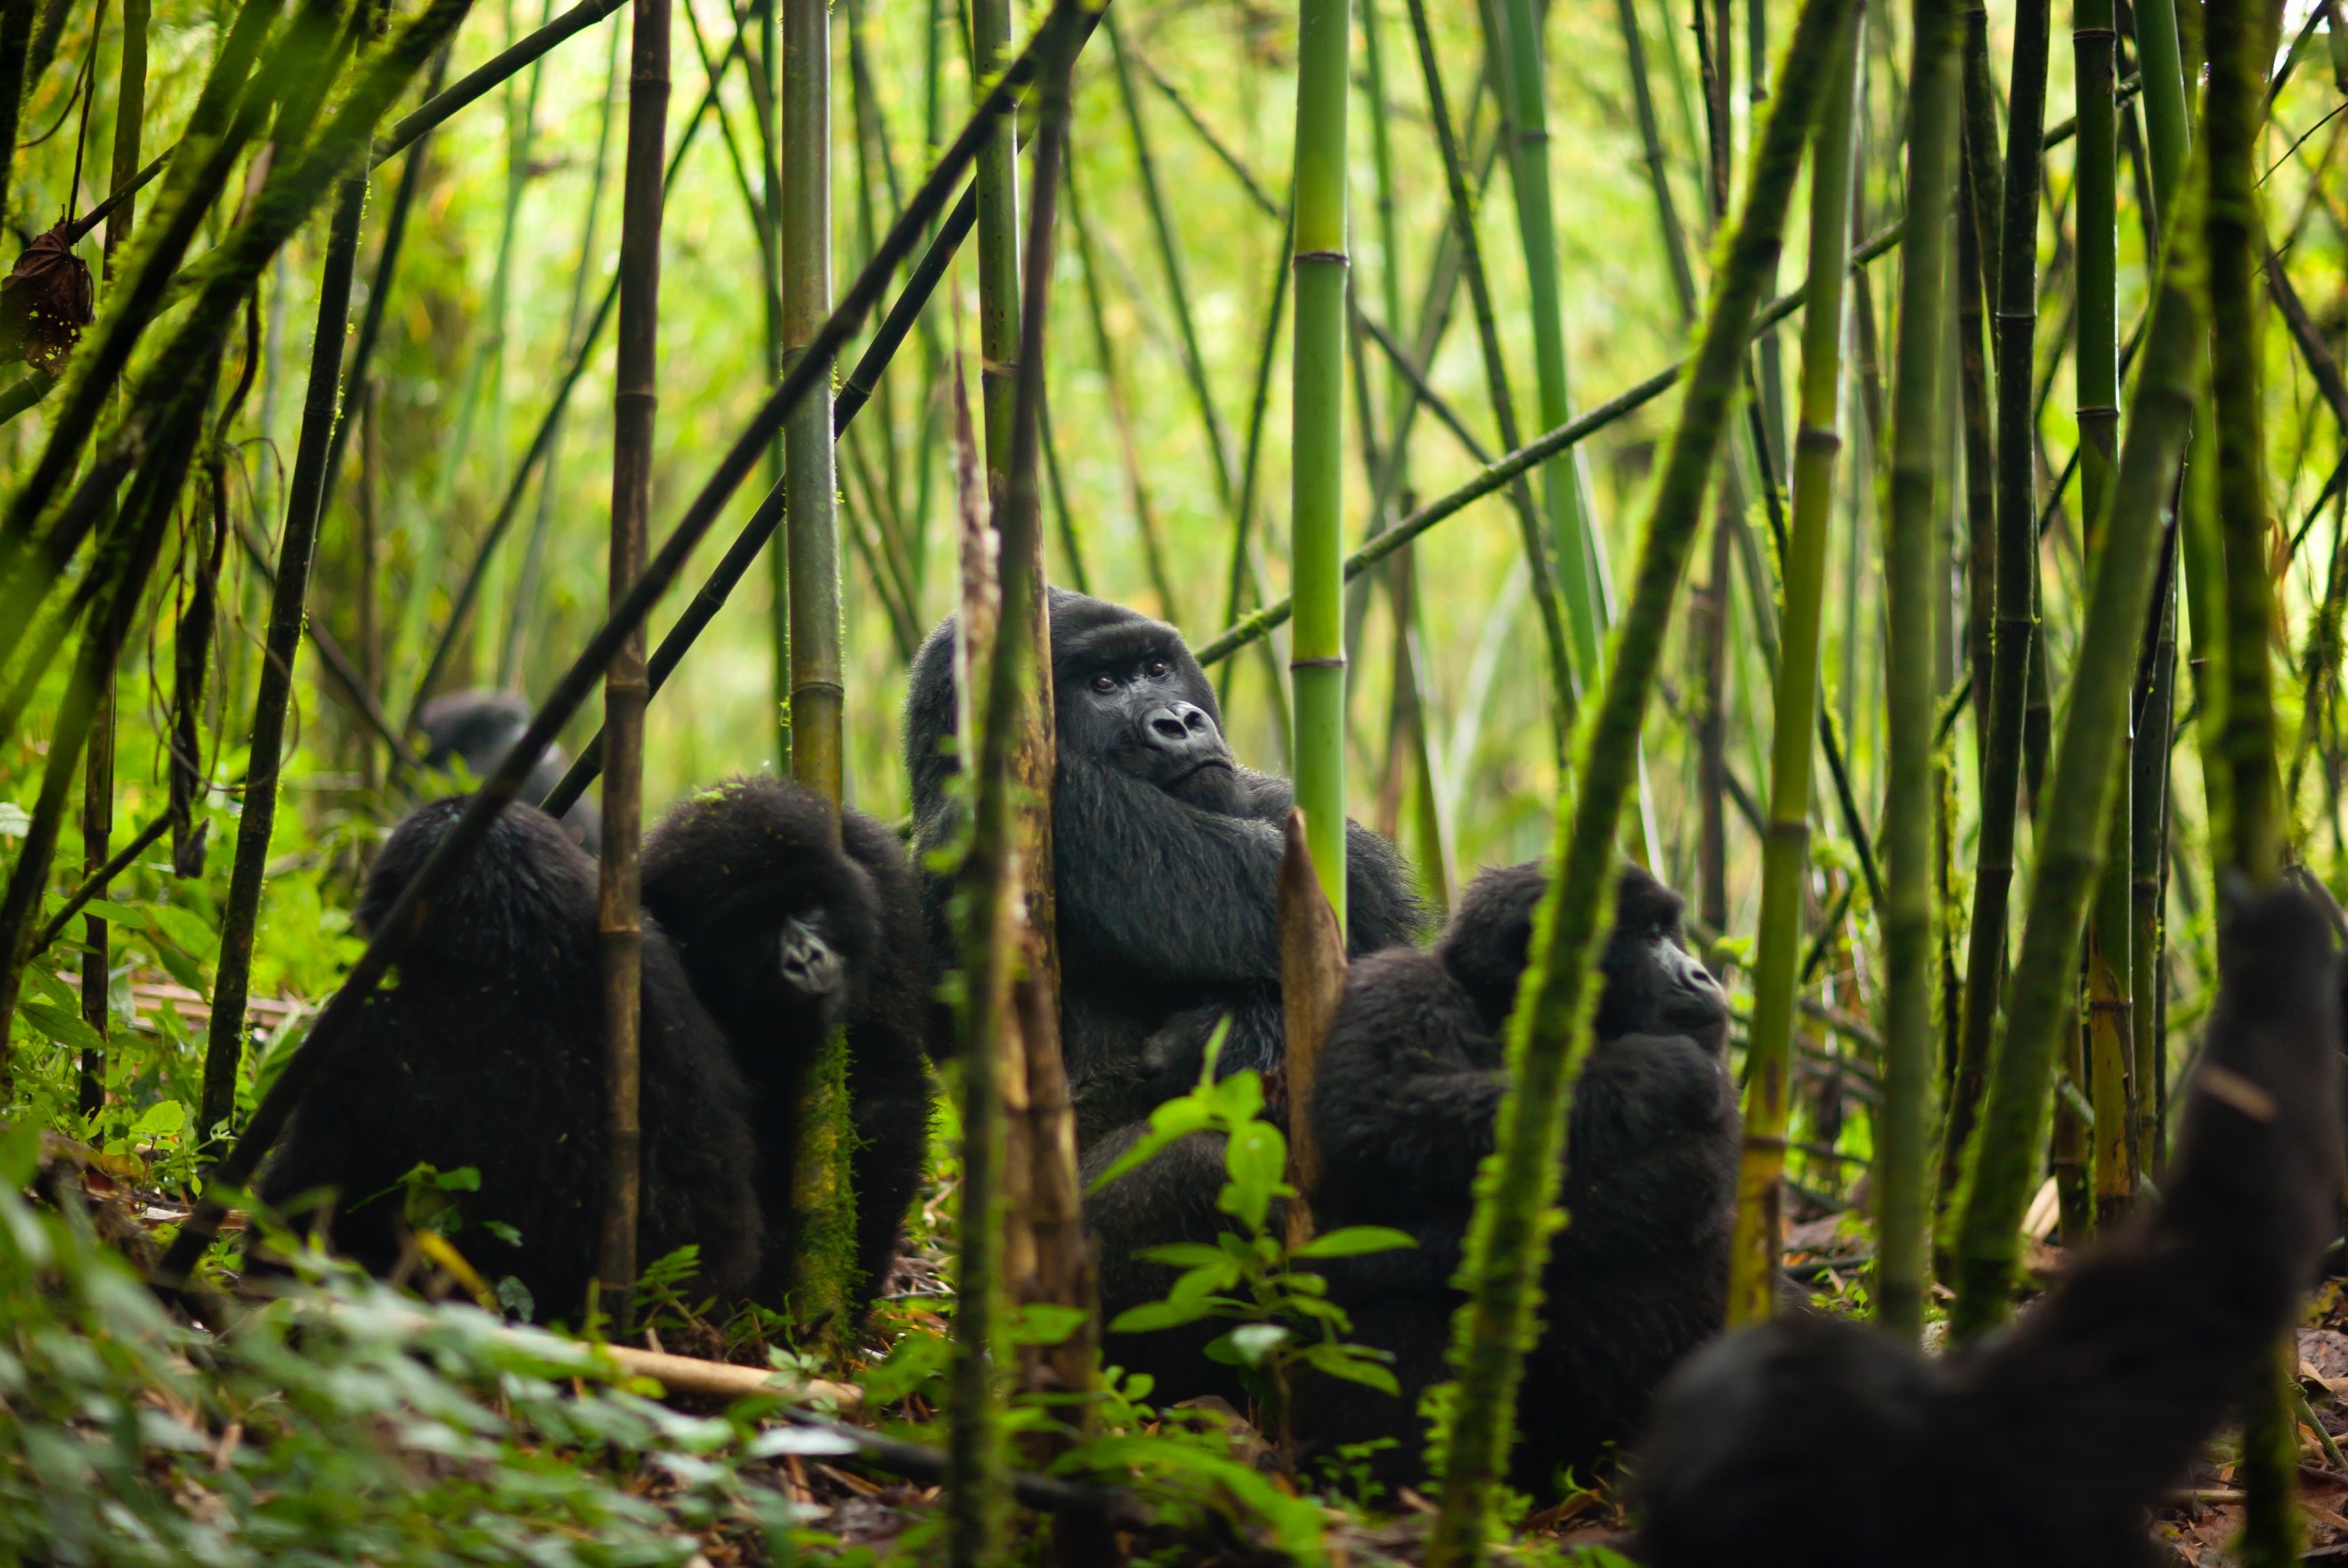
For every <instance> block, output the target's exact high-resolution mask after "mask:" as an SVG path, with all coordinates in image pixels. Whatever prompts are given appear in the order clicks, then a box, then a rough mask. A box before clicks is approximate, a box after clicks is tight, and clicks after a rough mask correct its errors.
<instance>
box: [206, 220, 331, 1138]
mask: <svg viewBox="0 0 2348 1568" xmlns="http://www.w3.org/2000/svg"><path fill="white" fill-rule="evenodd" d="M365 214H366V178H365V176H363V175H362V176H356V177H351V178H346V179H345V180H344V181H343V182H342V189H341V191H340V192H339V194H338V195H337V197H336V200H335V215H334V222H333V226H332V227H331V229H330V230H329V232H328V234H327V239H326V254H325V262H324V267H323V270H322V272H321V273H320V277H319V283H318V328H317V332H316V335H314V337H313V338H312V340H311V349H310V384H309V390H308V392H307V393H306V395H305V396H304V399H303V407H302V435H301V439H300V442H299V444H298V445H297V447H296V448H295V450H294V458H293V482H292V485H291V487H290V489H289V490H288V491H287V500H286V509H285V528H284V532H283V536H282V537H281V539H280V542H279V543H278V547H277V581H276V583H275V585H274V586H273V589H272V597H271V601H270V610H269V630H268V634H267V640H266V641H265V642H264V644H263V662H262V666H261V687H260V691H259V693H258V695H257V696H255V697H254V699H253V705H252V741H251V759H250V760H249V761H248V762H247V763H246V766H245V786H244V810H243V811H242V814H240V815H239V817H238V818H237V826H236V859H235V862H234V864H233V866H232V869H231V871H230V872H229V887H228V899H227V902H226V903H225V905H224V906H223V908H222V910H221V949H220V965H219V967H218V969H217V971H216V972H215V975H214V977H213V981H212V1013H211V1025H210V1028H209V1033H208V1035H207V1037H206V1040H205V1045H204V1082H203V1099H202V1101H201V1109H199V1111H198V1113H197V1120H198V1124H199V1125H200V1126H201V1129H202V1132H203V1136H204V1137H205V1138H207V1139H211V1138H213V1137H215V1136H216V1135H217V1134H218V1132H219V1131H220V1130H221V1129H223V1128H224V1127H225V1126H226V1124H228V1123H229V1122H230V1121H231V1119H232V1118H233V1116H234V1114H235V1111H236V1079H237V1072H238V1068H239V1066H240V1064H241V1062H242V1057H243V1053H244V1012H245V1001H246V997H247V995H248V987H249V986H250V985H251V983H252V943H253V935H254V932H255V929H256V927H257V926H258V923H259V921H260V914H261V891H262V882H263V878H264V877H265V876H266V875H267V874H268V865H269V841H270V836H271V834H272V833H273V831H274V830H275V828H276V822H277V788H278V776H279V770H280V769H282V768H283V763H284V751H285V716H286V711H287V709H288V707H289V706H290V705H291V703H292V700H293V661H294V657H295V655H296V654H297V653H298V652H299V650H300V647H301V640H302V623H303V620H304V616H305V614H306V608H307V603H308V598H309V589H310V567H311V562H313V561H314V559H315V558H316V552H317V543H318V522H319V511H318V503H319V498H320V496H321V494H322V493H323V491H324V482H325V459H326V448H327V443H328V439H329V436H330V434H331V431H332V429H333V427H334V423H335V418H336V417H337V414H338V412H339V408H340V399H341V395H342V370H343V334H344V331H345V328H346V327H347V325H349V321H350V308H351V277H352V273H353V271H354V269H355V266H356V264H357V261H358V244H359V223H360V220H361V219H362V218H363V217H364V216H365Z"/></svg>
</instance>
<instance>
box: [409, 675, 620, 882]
mask: <svg viewBox="0 0 2348 1568" xmlns="http://www.w3.org/2000/svg"><path fill="white" fill-rule="evenodd" d="M416 723H417V727H418V728H420V729H421V730H423V731H424V740H425V748H424V766H426V767H427V768H436V769H441V770H442V771H444V772H445V771H447V770H448V765H449V763H450V762H451V761H456V760H461V761H462V762H463V763H464V764H465V767H466V769H467V770H468V771H469V772H470V773H471V774H472V775H473V777H474V778H476V779H487V778H488V777H489V775H490V774H492V773H494V772H496V771H497V770H498V767H499V764H501V763H503V762H504V761H505V759H506V756H507V754H508V753H509V752H510V751H512V750H513V748H514V747H515V746H516V745H517V744H518V743H519V742H520V739H521V738H522V732H523V731H524V730H527V729H528V728H529V727H530V703H529V701H528V700H527V699H525V698H523V697H520V696H516V695H515V694H514V693H512V692H510V691H452V692H444V693H442V694H441V695H440V696H436V697H434V698H433V699H432V700H431V701H430V702H427V703H426V704H425V705H424V707H423V708H422V709H421V710H420V711H419V712H418V713H417V716H416ZM570 767H571V758H570V757H569V756H567V755H566V754H565V753H564V752H563V749H562V748H561V747H560V746H549V747H548V748H546V749H545V751H543V752H542V753H541V754H540V756H539V758H538V760H537V761H536V762H534V763H532V764H531V765H530V774H529V777H527V778H525V779H523V780H522V782H521V788H520V789H519V790H517V791H516V794H517V795H518V797H519V798H520V799H524V800H543V799H546V792H547V791H548V790H550V789H553V788H554V787H555V786H556V785H557V784H560V783H561V782H562V775H563V774H564V773H565V772H567V771H569V769H570ZM562 828H563V831H564V832H566V833H568V834H569V835H570V838H571V841H572V843H574V844H577V845H579V846H580V847H581V848H582V849H584V850H585V851H587V852H588V853H589V854H591V855H592V854H595V853H597V852H598V851H599V849H600V846H601V845H602V840H603V812H602V808H600V807H598V806H597V805H596V804H595V799H594V797H592V795H591V796H582V797H581V798H580V799H578V800H577V801H575V802H574V803H573V804H572V808H571V810H568V811H565V812H563V813H562Z"/></svg>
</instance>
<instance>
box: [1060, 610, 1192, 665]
mask: <svg viewBox="0 0 2348 1568" xmlns="http://www.w3.org/2000/svg"><path fill="white" fill-rule="evenodd" d="M1180 646H1181V634H1179V632H1177V631H1175V630H1174V628H1173V627H1171V626H1168V625H1164V624H1160V623H1159V622H1156V621H1142V620H1135V621H1125V622H1119V623H1117V624H1113V625H1107V626H1095V627H1090V628H1087V629H1086V630H1085V631H1083V632H1079V633H1077V634H1076V635H1075V636H1073V637H1071V638H1069V639H1068V641H1067V645H1066V651H1065V652H1064V653H1063V654H1062V655H1061V656H1062V657H1063V658H1065V659H1066V661H1067V663H1068V664H1069V665H1071V666H1072V667H1079V668H1090V667H1093V666H1096V665H1107V666H1111V667H1115V666H1117V665H1130V664H1134V663H1137V662H1138V661H1139V660H1142V659H1146V658H1149V657H1151V656H1153V655H1154V656H1156V657H1159V658H1166V659H1170V658H1172V657H1173V656H1174V653H1175V650H1176V649H1177V648H1179V647H1180Z"/></svg>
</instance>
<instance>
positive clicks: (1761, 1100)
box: [1728, 16, 1859, 1326]
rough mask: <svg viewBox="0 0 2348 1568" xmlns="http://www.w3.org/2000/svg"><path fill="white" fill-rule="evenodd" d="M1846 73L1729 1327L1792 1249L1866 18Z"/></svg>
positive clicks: (1830, 156)
mask: <svg viewBox="0 0 2348 1568" xmlns="http://www.w3.org/2000/svg"><path fill="white" fill-rule="evenodd" d="M1840 48H1841V58H1840V60H1838V62H1837V64H1836V66H1835V70H1836V72H1837V73H1838V80H1839V81H1842V82H1847V83H1849V87H1848V88H1846V89H1844V90H1839V91H1836V92H1835V94H1834V96H1833V97H1832V98H1830V99H1829V100H1828V106H1827V112H1826V117H1825V119H1823V120H1822V121H1821V122H1820V124H1819V127H1818V156H1817V158H1816V160H1814V162H1813V164H1812V167H1811V173H1810V246H1809V253H1810V277H1809V291H1808V292H1809V304H1808V310H1807V315H1805V316H1804V318H1803V323H1802V384H1801V411H1800V416H1799V418H1800V419H1801V428H1800V431H1799V433H1798V434H1797V436H1796V437H1795V442H1794V454H1795V455H1794V519H1793V533H1792V537H1791V541H1790V544H1791V548H1790V549H1788V550H1787V553H1786V586H1785V594H1786V615H1785V621H1784V624H1783V638H1784V640H1783V642H1782V643H1781V644H1780V645H1779V657H1778V661H1777V679H1776V693H1775V696H1774V699H1773V702H1772V705H1771V711H1772V713H1773V715H1774V716H1775V717H1774V719H1773V723H1774V725H1775V728H1774V730H1773V731H1772V733H1771V739H1770V769H1769V826H1768V830H1767V832H1766V836H1765V837H1764V838H1763V840H1762V851H1761V854H1762V860H1761V919H1760V932H1759V936H1760V942H1759V951H1758V952H1757V953H1756V956H1755V962H1754V970H1753V1024H1752V1027H1751V1030H1750V1031H1749V1033H1748V1035H1747V1037H1746V1038H1747V1042H1748V1043H1747V1046H1746V1088H1745V1144H1744V1153H1743V1156H1742V1159H1741V1161H1740V1164H1739V1169H1738V1175H1737V1184H1736V1186H1737V1190H1736V1235H1735V1244H1734V1249H1733V1250H1732V1251H1731V1252H1730V1253H1729V1266H1728V1322H1729V1324H1730V1326H1738V1325H1742V1324H1746V1323H1757V1322H1760V1321H1761V1320H1762V1319H1764V1318H1766V1317H1767V1316H1769V1315H1770V1314H1771V1312H1772V1311H1773V1310H1774V1308H1775V1306H1776V1279H1777V1265H1778V1260H1779V1259H1780V1258H1781V1257H1782V1256H1783V1254H1784V1247H1783V1243H1782V1236H1783V1231H1782V1227H1781V1222H1780V1216H1779V1212H1778V1195H1779V1191H1780V1187H1781V1182H1780V1180H1779V1178H1780V1177H1781V1176H1782V1175H1783V1173H1784V1171H1785V1164H1786V1113H1787V1084H1788V1081H1789V1079H1790V1077H1791V1070H1790V1069H1791V1067H1792V1061H1793V1049H1794V1013H1795V1000H1796V997H1797V995H1798V993H1799V990H1800V982H1799V976H1798V975H1797V972H1796V965H1797V963H1798V962H1799V959H1800V956H1801V944H1802V883H1803V880H1804V879H1805V877H1807V874H1808V872H1809V847H1810V820H1809V804H1810V790H1811V768H1812V762H1813V758H1815V757H1816V755H1817V753H1816V748H1815V742H1814V740H1813V735H1814V730H1815V726H1816V712H1817V708H1818V657H1819V648H1820V645H1821V644H1822V643H1823V641H1824V636H1823V633H1824V629H1825V594H1826V571H1827V544H1828V526H1829V524H1830V523H1831V521H1832V520H1833V516H1832V514H1833V507H1834V475H1835V463H1836V459H1837V458H1838V456H1839V455H1840V453H1841V450H1842V435H1841V432H1840V430H1839V429H1838V427H1837V413H1838V394H1839V392H1840V391H1841V386H1842V354H1841V349H1842V325H1843V273H1844V272H1845V271H1846V267H1845V257H1847V256H1848V255H1849V249H1850V207H1851V186H1852V177H1853V171H1854V170H1855V168H1856V165H1857V162H1858V159H1857V150H1856V146H1855V138H1856V135H1857V130H1858V124H1859V102H1858V90H1859V26H1858V18H1857V17H1856V16H1854V17H1853V18H1852V19H1851V21H1850V23H1849V24H1848V25H1847V26H1845V27H1844V29H1843V38H1842V41H1841V46H1840Z"/></svg>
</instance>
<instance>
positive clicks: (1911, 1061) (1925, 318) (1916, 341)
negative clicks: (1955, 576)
mask: <svg viewBox="0 0 2348 1568" xmlns="http://www.w3.org/2000/svg"><path fill="white" fill-rule="evenodd" d="M1914 28H1915V39H1914V50H1915V53H1914V60H1913V64H1912V66H1911V68H1910V76H1909V81H1910V97H1909V100H1908V107H1909V121H1908V180H1907V183H1908V239H1907V243H1906V245H1905V247H1904V249H1903V251H1902V256H1903V259H1904V262H1905V264H1904V265H1903V266H1902V267H1901V268H1900V337H1899V343H1898V346H1897V347H1896V348H1895V350H1894V368H1893V376H1892V388H1891V436H1890V506H1889V509H1888V515H1887V517H1886V521H1885V536H1884V546H1883V556H1884V570H1883V576H1884V619H1885V622H1886V624H1887V632H1888V636H1887V638H1886V642H1885V650H1884V697H1885V707H1886V717H1887V728H1886V740H1885V753H1886V758H1887V761H1886V774H1887V780H1886V783H1885V786H1884V794H1883V821H1884V830H1883V837H1884V853H1883V873H1884V874H1883V882H1884V900H1885V903H1884V907H1883V910H1882V911H1881V919H1882V925H1883V961H1884V971H1885V979H1884V993H1885V1001H1884V1023H1883V1035H1884V1043H1885V1050H1884V1057H1885V1061H1884V1074H1883V1077H1884V1084H1883V1099H1884V1103H1883V1106H1882V1108H1881V1109H1880V1110H1879V1112H1878V1113H1877V1125H1876V1135H1875V1141H1876V1167H1875V1170H1876V1195H1877V1202H1878V1205H1879V1207H1878V1216H1879V1218H1878V1241H1877V1246H1876V1314H1877V1318H1878V1320H1879V1322H1880V1323H1881V1324H1882V1325H1883V1326H1884V1327H1885V1328H1886V1329H1887V1330H1888V1331H1889V1332H1890V1333H1891V1334H1893V1335H1895V1336H1899V1337H1900V1338H1903V1339H1907V1340H1910V1341H1913V1340H1914V1339H1916V1337H1917V1336H1919V1335H1920V1334H1921V1332H1922V1330H1923V1324H1924V1275H1925V1253H1926V1248H1925V1244H1924V1243H1925V1232H1926V1229H1927V1225H1926V1210H1927V1207H1928V1202H1929V1194H1928V1192H1927V1190H1926V1180H1925V1175H1926V1152H1925V1150H1926V1139H1927V1128H1928V1127H1929V1125H1930V1122H1931V1059H1932V983H1933V975H1932V968H1933V962H1932V846H1931V831H1932V801H1931V795H1932V752H1933V749H1934V748H1933V742H1932V729H1933V719H1934V717H1935V705H1934V701H1933V690H1932V687H1933V665H1934V662H1935V661H1934V657H1933V648H1934V646H1935V644H1936V638H1937V633H1936V625H1937V621H1938V615H1939V609H1940V601H1941V597H1942V595H1941V594H1940V593H1937V592H1936V591H1935V590H1934V587H1933V583H1932V577H1933V572H1932V536H1933V532H1934V530H1935V526H1936V519H1935V516H1934V510H1933V489H1934V484H1935V480H1936V474H1935V469H1936V468H1937V449H1938V448H1939V446H1940V444H1941V443H1940V439H1939V433H1940V418H1941V417H1940V407H1939V405H1940V392H1941V363H1942V362H1941V348H1942V346H1943V344H1944V342H1945V341H1946V339H1945V333H1946V327H1945V325H1944V317H1943V315H1942V313H1943V311H1944V310H1945V308H1946V294H1945V292H1944V288H1943V283H1944V275H1945V273H1946V270H1947V269H1946V263H1947V261H1948V259H1949V257H1950V255H1951V253H1952V246H1951V245H1950V243H1949V241H1950V240H1951V239H1952V237H1953V236H1952V232H1951V228H1952V219H1953V217H1954V213H1953V212H1952V198H1953V197H1954V195H1955V193H1956V189H1955V188H1956V183H1957V181H1956V173H1957V128H1958V123H1959V122H1958V116H1959V113H1960V108H1961V100H1960V95H1961V93H1962V87H1963V79H1962V66H1963V59H1962V47H1961V46H1962V26H1961V18H1960V17H1959V15H1958V14H1957V10H1956V7H1955V5H1953V4H1952V3H1950V0H1917V5H1916V6H1915V22H1914Z"/></svg>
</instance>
